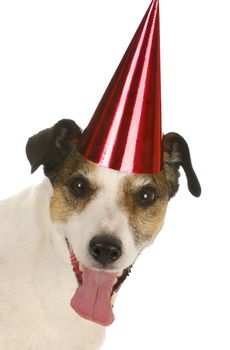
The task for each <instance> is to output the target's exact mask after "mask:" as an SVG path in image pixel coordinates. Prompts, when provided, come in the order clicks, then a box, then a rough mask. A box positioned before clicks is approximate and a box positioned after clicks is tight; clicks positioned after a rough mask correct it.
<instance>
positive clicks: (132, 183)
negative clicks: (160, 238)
mask: <svg viewBox="0 0 230 350" xmlns="http://www.w3.org/2000/svg"><path fill="white" fill-rule="evenodd" d="M146 184H148V185H151V186H153V187H154V188H155V191H156V200H155V201H154V203H153V204H152V205H151V206H148V207H143V206H141V205H140V204H139V203H138V202H137V200H136V198H137V193H138V192H139V191H140V190H141V188H142V187H143V185H146ZM122 188H123V191H122V194H121V197H120V199H119V205H120V207H122V208H123V210H124V211H125V212H126V213H127V214H128V220H129V225H130V226H131V227H132V229H133V233H134V238H135V242H136V244H137V245H139V244H143V243H145V242H147V241H151V240H153V239H154V238H155V237H156V235H157V233H158V232H159V231H160V229H161V227H162V225H163V221H164V217H165V212H166V208H167V203H168V199H169V194H168V186H167V181H166V178H165V174H164V172H161V173H160V174H156V175H131V176H130V175H127V176H126V177H125V178H124V180H123V184H122Z"/></svg>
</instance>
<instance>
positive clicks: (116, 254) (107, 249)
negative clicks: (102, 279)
mask: <svg viewBox="0 0 230 350" xmlns="http://www.w3.org/2000/svg"><path fill="white" fill-rule="evenodd" d="M89 252H90V254H91V256H92V257H93V258H94V260H96V261H97V262H99V263H100V264H102V265H103V266H106V265H108V264H111V263H113V262H115V261H116V260H118V259H119V258H120V256H121V255H122V242H121V241H120V239H118V238H114V237H109V236H95V237H93V238H92V240H91V241H90V243H89Z"/></svg>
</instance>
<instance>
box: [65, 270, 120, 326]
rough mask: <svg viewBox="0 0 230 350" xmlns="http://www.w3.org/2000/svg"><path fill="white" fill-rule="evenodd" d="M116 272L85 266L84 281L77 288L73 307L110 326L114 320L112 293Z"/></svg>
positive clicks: (88, 318)
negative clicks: (111, 302)
mask: <svg viewBox="0 0 230 350" xmlns="http://www.w3.org/2000/svg"><path fill="white" fill-rule="evenodd" d="M115 278H116V274H115V273H109V272H105V271H94V270H91V269H88V268H86V267H85V268H84V272H83V283H82V285H81V286H80V287H78V289H77V290H76V292H75V294H74V296H73V298H72V300H71V306H72V308H73V309H74V310H75V311H76V312H77V313H78V314H79V315H81V316H82V317H84V318H86V319H87V320H90V321H93V322H96V323H99V324H100V325H102V326H109V325H110V324H111V323H113V321H114V315H113V310H112V306H111V304H110V298H111V293H112V289H113V285H114V283H115Z"/></svg>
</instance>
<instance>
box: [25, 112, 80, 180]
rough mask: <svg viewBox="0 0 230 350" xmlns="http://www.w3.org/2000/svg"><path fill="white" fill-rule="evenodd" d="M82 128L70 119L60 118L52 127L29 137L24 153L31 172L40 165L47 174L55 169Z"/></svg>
mask: <svg viewBox="0 0 230 350" xmlns="http://www.w3.org/2000/svg"><path fill="white" fill-rule="evenodd" d="M81 133H82V130H81V129H80V128H79V126H77V124H76V123H75V122H74V121H73V120H70V119H62V120H60V121H59V122H58V123H56V124H55V125H54V126H53V127H51V128H49V129H45V130H43V131H40V132H39V133H38V134H36V135H34V136H32V137H30V138H29V140H28V142H27V145H26V155H27V158H28V160H29V162H30V164H31V173H34V172H35V171H36V170H37V169H38V168H39V167H40V165H44V172H45V174H46V175H47V176H48V175H50V174H52V173H53V172H54V171H57V169H59V168H60V167H61V165H62V164H63V162H64V160H65V159H66V157H67V156H68V155H69V153H70V152H71V150H72V149H73V147H74V143H77V141H78V140H79V138H80V137H81Z"/></svg>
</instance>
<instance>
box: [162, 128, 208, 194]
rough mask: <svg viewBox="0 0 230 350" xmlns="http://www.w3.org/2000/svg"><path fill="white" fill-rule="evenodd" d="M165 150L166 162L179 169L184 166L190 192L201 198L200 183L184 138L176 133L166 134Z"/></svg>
mask: <svg viewBox="0 0 230 350" xmlns="http://www.w3.org/2000/svg"><path fill="white" fill-rule="evenodd" d="M163 150H164V158H165V162H167V163H169V164H172V165H173V166H176V167H177V168H179V166H182V168H183V169H184V172H185V174H186V177H187V182H188V188H189V191H190V192H191V193H192V194H193V195H194V196H195V197H199V196H200V194H201V187H200V183H199V180H198V178H197V176H196V174H195V171H194V169H193V167H192V161H191V157H190V152H189V147H188V144H187V142H186V141H185V140H184V138H183V137H182V136H180V135H179V134H176V133H174V132H171V133H169V134H166V135H165V136H164V139H163Z"/></svg>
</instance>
